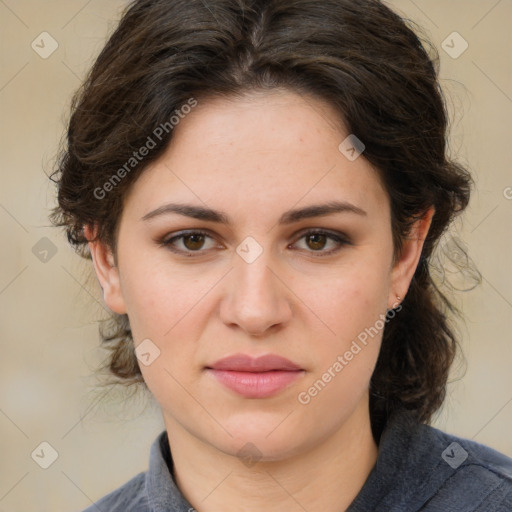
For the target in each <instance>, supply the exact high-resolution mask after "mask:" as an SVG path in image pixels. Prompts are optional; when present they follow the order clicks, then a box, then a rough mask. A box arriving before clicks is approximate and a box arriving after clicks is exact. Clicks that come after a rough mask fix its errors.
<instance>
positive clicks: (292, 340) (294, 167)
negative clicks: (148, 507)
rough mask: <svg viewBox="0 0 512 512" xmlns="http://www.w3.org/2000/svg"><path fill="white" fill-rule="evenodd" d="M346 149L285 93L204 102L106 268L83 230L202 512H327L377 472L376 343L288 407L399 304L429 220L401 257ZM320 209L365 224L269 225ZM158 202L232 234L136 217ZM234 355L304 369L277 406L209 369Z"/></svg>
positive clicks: (383, 208)
mask: <svg viewBox="0 0 512 512" xmlns="http://www.w3.org/2000/svg"><path fill="white" fill-rule="evenodd" d="M347 135H348V133H347V131H346V129H345V128H344V127H343V126H342V125H341V124H340V123H339V120H338V118H337V116H336V114H335V112H334V111H333V110H332V109H331V108H330V107H329V105H327V104H325V103H323V102H321V101H319V100H317V99H313V98H306V97H303V96H299V95H297V94H295V93H292V92H289V91H276V92H272V93H251V94H248V95H246V96H244V97H243V98H231V99H226V98H223V99H220V98H217V99H208V100H205V101H203V102H199V104H198V106H197V107H196V108H195V109H194V110H193V111H192V112H191V113H190V114H189V115H187V117H186V118H185V119H183V120H182V121H181V122H180V124H179V125H178V126H177V127H176V128H175V129H174V136H173V139H172V141H171V143H170V145H169V146H168V148H167V150H166V151H165V153H164V154H163V155H162V156H161V157H160V159H159V160H158V161H157V162H156V163H154V164H152V165H151V166H149V167H148V168H147V169H146V170H145V171H144V173H143V174H142V175H141V177H140V178H139V179H138V180H137V181H136V183H135V184H134V186H133V187H132V189H131V190H130V193H129V195H128V196H127V197H126V200H125V206H124V210H123V214H122V217H121V220H120V225H119V231H118V245H117V253H116V255H115V257H114V255H113V254H112V252H111V251H110V249H109V247H108V246H106V245H104V244H103V243H102V242H101V241H93V238H94V231H95V230H94V227H92V226H89V227H87V228H86V233H87V234H88V238H89V239H90V240H91V241H90V243H89V245H90V249H91V253H92V256H93V260H94V265H95V270H96V273H97V276H98V279H99V281H100V284H101V286H102V288H103V292H104V299H105V302H106V304H107V305H108V307H109V308H110V309H112V310H113V311H115V312H117V313H120V314H123V313H127V314H128V316H129V319H130V324H131V327H132V332H133V335H134V343H135V346H138V345H139V344H140V343H141V342H142V341H143V340H144V339H150V340H151V341H152V343H154V344H155V345H156V346H157V347H158V349H159V350H160V356H159V357H157V358H156V359H155V360H154V361H153V362H152V363H151V364H150V365H149V366H145V365H143V364H140V363H139V364H140V367H141V371H142V373H143V376H144V379H145V382H146V384H147V386H148V387H149V389H150V391H151V392H152V393H153V395H154V396H155V398H156V400H157V401H158V403H159V404H160V406H161V408H162V413H163V417H164V422H165V426H166V430H167V434H168V437H169V441H170V445H171V451H172V456H173V460H174V476H175V479H176V481H177V484H178V486H179V488H180V489H181V491H182V492H183V494H184V495H185V497H186V498H187V499H188V501H189V502H190V503H191V504H192V505H193V506H194V507H195V508H196V509H197V510H199V511H200V512H203V511H204V512H210V511H211V512H213V511H218V510H224V511H227V512H230V511H235V510H236V511H239V510H245V511H261V510H266V511H267V512H272V511H282V510H287V511H289V512H295V511H303V510H304V509H305V510H323V511H326V512H331V511H332V512H335V511H336V512H339V511H340V510H345V509H346V508H347V507H348V505H349V504H350V503H351V501H352V500H353V499H354V497H355V496H356V495H357V493H358V492H359V491H360V489H361V488H362V486H363V484H364V482H365V480H366V478H367V477H368V474H369V472H370V471H371V469H372V467H373V466H374V464H375V461H376V458H377V454H378V447H377V445H376V444H375V441H374V439H373V437H372V433H371V427H370V419H369V408H368V388H369V381H370V378H371V375H372V372H373V369H374V367H375V363H376V361H377V357H378V354H379V349H380V343H381V331H380V332H379V334H378V335H377V336H374V337H373V338H371V339H370V341H369V342H368V344H367V345H366V346H364V347H363V348H362V350H361V351H360V352H359V353H357V355H355V356H354V357H353V358H352V360H350V361H348V362H347V364H346V366H344V367H343V370H342V371H340V372H338V373H336V376H335V377H334V378H332V379H331V380H330V382H329V383H328V384H327V385H326V386H325V387H324V388H323V389H322V390H321V392H319V393H318V394H317V395H316V396H314V397H312V398H311V400H310V401H309V403H307V404H305V405H304V404H302V403H300V402H299V400H298V396H299V393H301V392H304V391H307V390H308V389H309V388H310V386H311V385H312V384H313V383H314V382H315V381H317V380H318V379H321V378H322V375H323V374H324V373H325V372H327V371H328V369H329V368H332V366H333V364H334V363H335V361H336V360H337V357H338V356H339V355H343V354H344V353H345V352H346V351H347V350H349V348H350V346H351V343H352V342H353V340H355V339H357V336H358V334H360V333H361V332H363V331H364V330H365V329H366V328H370V327H371V326H374V325H375V324H376V322H377V321H378V319H379V315H385V314H386V311H387V309H388V308H393V307H396V306H397V303H398V300H397V296H399V297H402V298H403V297H405V295H406V293H407V289H408V287H409V284H410V281H411V279H412V276H413V274H414V271H415V269H416V266H417V264H418V261H419V257H420V254H421V250H422V246H423V240H424V239H425V236H426V234H427V231H428V229H429V226H430V221H431V217H432V214H433V211H432V210H430V211H429V212H428V213H427V214H426V215H425V217H424V218H423V219H421V220H419V221H417V222H416V224H415V225H414V228H413V231H412V232H411V235H410V238H408V239H407V240H405V241H404V245H403V250H402V252H401V253H400V254H399V255H398V258H397V259H396V260H395V259H394V249H393V243H392V236H391V218H390V205H389V198H388V195H387V193H386V191H385V189H384V188H383V186H382V183H381V181H380V179H379V176H378V173H377V172H376V170H375V169H373V168H372V166H371V165H370V164H369V163H368V161H366V160H365V159H364V156H361V157H359V158H358V159H356V160H355V161H353V162H351V161H349V160H348V159H347V158H346V157H345V156H344V155H343V154H342V153H341V152H340V151H339V149H338V146H339V144H340V143H341V142H342V141H343V140H344V139H345V138H346V137H347ZM331 201H343V202H347V203H350V204H351V205H354V206H356V207H357V208H359V209H361V210H364V212H365V213H364V214H358V213H354V212H352V211H343V212H338V213H334V214H331V215H324V216H317V217H313V218H305V219H302V220H297V221H295V222H293V223H291V224H288V225H281V224H279V219H280V217H281V216H282V215H283V214H284V212H286V211H288V210H290V209H299V208H304V207H307V206H311V205H317V204H325V203H328V202H331ZM168 203H183V204H190V205H194V206H199V207H208V208H212V209H214V210H221V211H223V212H224V213H225V215H226V216H228V217H229V219H230V221H231V224H230V225H224V224H221V223H217V222H212V221H205V220H198V219H194V218H190V217H187V216H184V215H179V214H176V213H168V214H161V215H154V216H153V217H152V218H150V219H146V220H143V217H145V216H147V215H148V214H149V213H150V212H153V211H155V210H156V209H158V208H160V207H161V206H163V205H166V204H168ZM190 229H193V230H197V229H201V230H205V231H207V232H208V233H209V236H207V237H205V238H201V237H199V238H196V239H190V238H189V239H183V238H182V239H178V240H175V242H174V247H175V248H176V249H181V250H182V251H185V252H186V251H187V249H188V253H189V254H190V253H192V254H193V255H192V257H187V256H185V255H184V254H177V253H174V252H172V251H171V250H170V246H166V245H164V244H162V240H164V241H165V240H169V239H170V238H171V236H173V235H176V234H179V232H180V231H182V230H190ZM307 229H324V230H329V231H331V232H334V233H339V234H340V236H342V237H344V238H345V239H346V240H347V241H348V243H346V244H341V245H340V244H338V243H337V242H336V241H335V240H332V239H330V238H323V237H321V236H320V237H319V238H318V237H317V238H315V237H314V236H313V237H311V236H310V237H308V236H305V235H306V234H305V233H304V231H305V230H307ZM248 236H251V237H253V238H254V239H255V240H256V241H257V243H258V244H259V245H260V246H261V248H262V250H263V252H262V254H261V255H260V256H259V257H258V258H257V259H256V260H255V261H254V262H252V263H247V262H246V261H245V260H244V259H242V258H241V257H240V256H239V255H238V254H237V252H236V249H237V247H239V246H240V244H241V243H242V242H243V241H244V240H245V239H246V237H248ZM194 250H195V252H193V251H194ZM331 250H332V251H334V252H331V253H330V254H327V255H324V256H322V255H321V254H325V253H329V251H331ZM397 314H399V313H397ZM235 353H245V354H250V355H252V356H259V355H263V354H269V353H273V354H278V355H281V356H284V357H286V358H288V359H290V360H292V361H294V362H295V363H297V364H299V365H300V366H301V368H302V369H303V370H304V371H303V373H302V374H301V376H300V377H299V378H298V379H296V380H295V381H294V382H293V383H292V384H291V385H290V386H289V387H287V388H286V389H284V390H282V391H280V392H279V393H278V394H277V395H274V396H272V397H269V398H264V399H249V398H245V397H243V396H240V395H238V394H236V393H234V392H233V391H231V390H229V389H227V388H225V387H223V386H222V385H221V384H220V383H218V382H217V381H216V380H215V379H213V378H212V377H211V375H210V374H209V373H208V372H207V371H206V370H205V367H206V366H208V365H211V364H213V363H214V362H215V361H217V360H218V359H220V358H223V357H226V356H228V355H232V354H235ZM331 373H332V370H331ZM247 443H250V444H247ZM242 447H245V448H244V452H243V453H244V454H245V455H249V456H252V457H253V462H254V464H252V465H249V464H245V463H244V462H243V460H242V459H241V458H240V453H239V451H240V450H241V449H242Z"/></svg>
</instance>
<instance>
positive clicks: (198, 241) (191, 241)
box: [183, 235, 204, 250]
mask: <svg viewBox="0 0 512 512" xmlns="http://www.w3.org/2000/svg"><path fill="white" fill-rule="evenodd" d="M183 242H184V244H185V247H186V248H187V249H190V250H195V249H200V248H201V247H202V246H203V244H204V235H187V236H186V237H185V238H184V240H183Z"/></svg>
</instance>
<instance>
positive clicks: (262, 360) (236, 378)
mask: <svg viewBox="0 0 512 512" xmlns="http://www.w3.org/2000/svg"><path fill="white" fill-rule="evenodd" d="M205 369H206V371H207V372H208V373H209V374H211V375H212V376H213V377H214V378H215V379H216V380H217V381H218V382H219V383H220V384H222V385H223V386H224V387H226V388H228V389H230V390H231V391H233V392H235V393H236V394H238V395H242V396H244V397H246V398H267V397H270V396H273V395H276V394H277V393H279V392H280V391H283V390H284V389H285V388H287V387H288V386H289V385H290V384H291V383H292V382H294V381H295V380H296V379H298V378H299V377H301V376H302V375H304V373H305V370H304V369H302V368H301V367H300V366H299V365H297V364H296V363H293V362H292V361H290V360H288V359H286V358H283V357H281V356H278V355H275V354H269V355H265V356H261V357H258V358H253V357H251V356H248V355H245V354H235V355H234V356H230V357H226V358H224V359H220V360H219V361H217V362H216V363H214V364H213V365H211V366H207V367H206V368H205Z"/></svg>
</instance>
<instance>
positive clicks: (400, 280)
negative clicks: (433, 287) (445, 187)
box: [388, 206, 434, 309]
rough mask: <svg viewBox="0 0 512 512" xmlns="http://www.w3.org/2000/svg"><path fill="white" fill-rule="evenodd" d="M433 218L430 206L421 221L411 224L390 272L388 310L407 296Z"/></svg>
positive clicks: (432, 209) (432, 210)
mask: <svg viewBox="0 0 512 512" xmlns="http://www.w3.org/2000/svg"><path fill="white" fill-rule="evenodd" d="M433 216H434V207H433V206H432V207H430V208H429V209H428V210H427V212H426V213H425V215H424V216H423V217H422V218H421V219H418V220H417V221H416V222H415V223H414V224H413V226H412V228H411V232H410V234H409V237H408V238H407V239H405V240H404V241H403V243H402V250H401V251H400V254H399V256H398V260H397V261H396V262H395V263H394V266H393V269H392V271H391V287H390V295H389V297H388V308H390V309H392V308H396V307H397V305H398V304H399V303H400V302H401V301H402V300H403V298H404V297H405V296H406V295H407V291H408V290H409V286H410V284H411V280H412V278H413V276H414V272H415V271H416V268H417V267H418V263H419V261H420V256H421V251H422V250H423V244H424V242H425V238H426V237H427V234H428V230H429V229H430V225H431V223H432V217H433Z"/></svg>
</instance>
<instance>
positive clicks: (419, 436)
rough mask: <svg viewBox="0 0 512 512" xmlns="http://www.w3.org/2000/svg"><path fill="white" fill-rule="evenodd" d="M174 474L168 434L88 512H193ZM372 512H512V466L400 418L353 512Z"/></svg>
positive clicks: (393, 421) (389, 428)
mask: <svg viewBox="0 0 512 512" xmlns="http://www.w3.org/2000/svg"><path fill="white" fill-rule="evenodd" d="M170 468H172V456H171V451H170V448H169V442H168V438H167V434H166V432H165V431H164V432H162V433H161V434H160V435H159V436H158V437H157V439H156V440H155V441H154V443H153V445H152V447H151V453H150V459H149V469H148V471H146V472H144V473H139V474H138V475H137V476H135V477H134V478H133V479H131V480H130V481H129V482H127V483H126V484H124V485H123V486H122V487H120V488H119V489H117V490H116V491H114V492H112V493H110V494H108V495H107V496H105V497H104V498H102V499H101V500H99V501H98V502H97V503H95V504H93V505H91V506H90V507H89V508H87V509H86V510H85V511H84V512H194V511H195V509H194V508H193V507H192V506H191V505H190V503H188V502H187V500H186V499H185V498H184V496H183V495H182V494H181V492H180V490H179V489H178V487H177V486H176V484H175V482H174V480H173V477H172V473H171V470H170ZM372 511H374V512H390V511H391V512H416V511H422V512H512V459H511V458H509V457H506V456H505V455H503V454H501V453H499V452H497V451H495V450H493V449H491V448H489V447H487V446H485V445H482V444H479V443H476V442H474V441H470V440H468V439H463V438H460V437H456V436H453V435H450V434H447V433H445V432H442V431H440V430H438V429H435V428H433V427H431V426H428V425H423V424H420V423H418V422H416V421H414V420H413V419H412V417H411V416H410V415H409V414H408V413H406V412H400V413H395V414H394V415H393V416H392V417H391V418H390V419H389V421H388V424H387V425H386V428H385V429H384V431H383V433H382V436H381V439H380V442H379V453H378V457H377V462H376V464H375V466H374V468H373V469H372V471H371V472H370V474H369V475H368V478H367V480H366V482H365V484H364V485H363V487H362V489H361V490H360V492H359V494H358V495H357V496H356V498H355V499H354V501H353V502H352V504H351V505H350V507H349V508H348V509H347V512H372ZM199 512H200V511H199Z"/></svg>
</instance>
